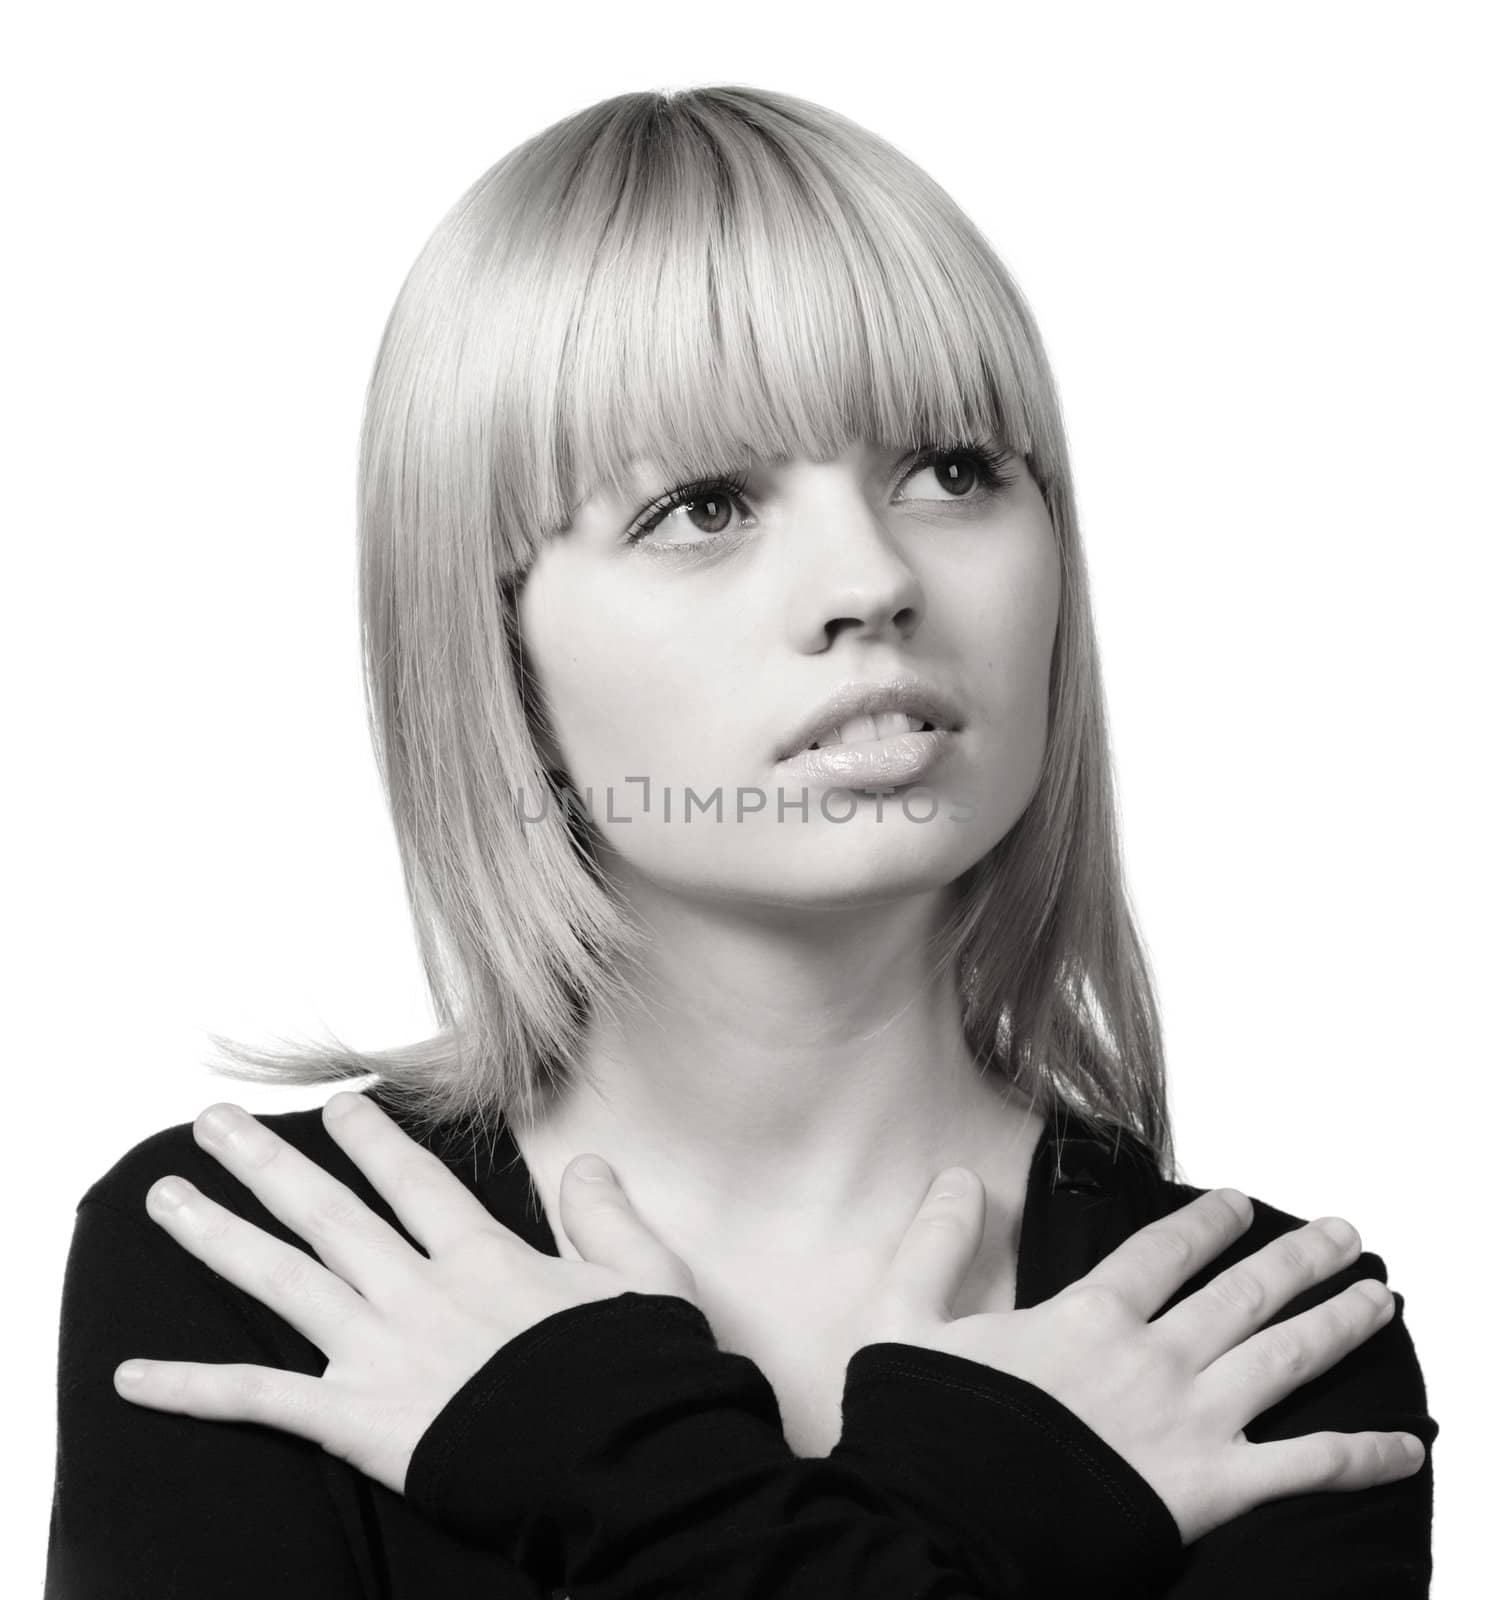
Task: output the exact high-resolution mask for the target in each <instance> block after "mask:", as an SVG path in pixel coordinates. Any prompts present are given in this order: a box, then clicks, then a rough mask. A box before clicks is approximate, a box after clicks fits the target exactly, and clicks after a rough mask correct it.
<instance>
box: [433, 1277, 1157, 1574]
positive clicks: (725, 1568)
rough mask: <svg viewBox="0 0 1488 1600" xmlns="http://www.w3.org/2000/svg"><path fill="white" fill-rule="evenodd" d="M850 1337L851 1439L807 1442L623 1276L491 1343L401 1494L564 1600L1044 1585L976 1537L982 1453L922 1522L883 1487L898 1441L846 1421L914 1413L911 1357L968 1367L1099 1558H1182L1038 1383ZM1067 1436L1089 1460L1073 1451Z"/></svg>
mask: <svg viewBox="0 0 1488 1600" xmlns="http://www.w3.org/2000/svg"><path fill="white" fill-rule="evenodd" d="M875 1350H877V1351H878V1352H885V1351H886V1352H888V1353H889V1354H888V1358H887V1359H886V1360H885V1359H883V1358H882V1357H881V1356H875ZM863 1354H864V1353H861V1352H860V1355H859V1357H855V1361H858V1362H859V1367H858V1370H857V1372H856V1374H855V1378H856V1381H855V1382H853V1383H852V1384H850V1385H849V1386H848V1388H847V1390H846V1391H845V1394H844V1420H845V1426H844V1434H845V1436H851V1437H853V1438H854V1439H855V1440H856V1441H857V1442H856V1444H855V1445H854V1446H853V1447H852V1448H850V1449H848V1450H845V1451H840V1452H834V1453H833V1455H832V1456H828V1457H822V1458H799V1457H797V1456H795V1455H794V1454H793V1453H792V1451H791V1449H790V1447H789V1445H788V1444H787V1442H786V1440H785V1436H784V1433H783V1431H782V1429H781V1424H780V1413H779V1408H778V1404H777V1402H776V1399H775V1394H774V1391H773V1389H772V1388H771V1387H770V1385H769V1382H768V1381H767V1380H766V1378H765V1376H764V1374H763V1373H762V1372H761V1371H760V1369H759V1368H758V1366H756V1365H755V1363H754V1362H752V1361H750V1360H749V1359H748V1358H746V1357H744V1356H741V1355H736V1354H732V1353H728V1352H724V1351H722V1350H720V1349H719V1348H718V1346H717V1344H716V1342H715V1340H714V1338H713V1334H712V1331H711V1329H710V1327H709V1324H708V1322H707V1319H706V1317H705V1316H704V1315H703V1313H702V1312H701V1311H700V1310H698V1309H697V1307H695V1306H693V1305H692V1304H691V1303H689V1302H688V1301H686V1300H683V1299H680V1298H677V1297H674V1296H670V1295H642V1294H634V1293H629V1294H622V1295H619V1296H616V1297H614V1298H611V1299H606V1300H600V1301H591V1302H588V1303H586V1304H584V1305H581V1306H575V1307H570V1308H568V1309H567V1310H564V1311H560V1312H557V1313H555V1314H554V1315H552V1316H550V1317H547V1318H545V1319H544V1320H543V1321H542V1322H540V1323H537V1324H535V1325H534V1326H533V1327H531V1328H529V1329H527V1330H525V1332H523V1333H522V1334H520V1335H518V1336H517V1338H515V1339H513V1340H511V1341H510V1342H509V1343H508V1344H506V1345H504V1346H503V1347H502V1349H501V1350H499V1351H498V1352H497V1353H496V1354H495V1355H494V1356H493V1357H492V1358H491V1360H490V1361H489V1362H487V1363H486V1365H485V1366H484V1367H483V1368H482V1369H481V1370H480V1371H479V1372H477V1373H476V1374H475V1375H474V1376H473V1377H472V1378H471V1379H470V1380H469V1381H468V1382H467V1383H466V1384H465V1385H464V1386H463V1387H462V1388H461V1390H460V1391H459V1392H458V1393H457V1394H456V1395H454V1396H453V1397H452V1399H451V1400H450V1402H449V1404H448V1405H447V1406H446V1407H445V1408H444V1410H443V1411H442V1412H441V1413H440V1414H439V1416H437V1417H436V1418H435V1420H434V1422H433V1423H432V1424H431V1425H430V1427H429V1429H428V1430H427V1431H426V1432H425V1434H424V1435H423V1437H422V1438H421V1439H420V1440H419V1443H418V1445H417V1447H416V1448H415V1450H414V1453H413V1456H412V1459H411V1460H410V1462H409V1469H408V1474H407V1478H406V1482H405V1485H404V1493H405V1495H406V1497H407V1499H408V1500H409V1502H410V1504H412V1505H413V1506H414V1507H415V1508H416V1509H418V1510H419V1511H421V1512H422V1513H423V1514H424V1515H426V1516H428V1517H430V1518H432V1519H433V1520H435V1521H437V1522H440V1523H441V1524H443V1525H444V1526H445V1527H447V1528H449V1529H451V1530H452V1531H454V1532H457V1533H459V1534H460V1535H461V1536H463V1537H464V1538H467V1539H469V1540H472V1541H474V1542H477V1543H484V1544H487V1545H490V1546H496V1547H499V1548H502V1549H504V1550H507V1551H508V1552H509V1553H511V1554H512V1555H513V1556H514V1557H515V1559H516V1560H517V1561H518V1563H519V1564H520V1565H521V1566H522V1567H523V1568H524V1569H525V1570H527V1571H528V1572H529V1573H531V1574H532V1575H533V1576H535V1577H538V1578H540V1579H541V1580H542V1581H543V1582H544V1583H545V1584H548V1585H552V1586H554V1587H555V1588H558V1589H562V1588H565V1587H567V1588H569V1589H571V1591H572V1594H573V1597H574V1600H631V1597H639V1596H642V1595H644V1596H647V1597H651V1596H655V1597H658V1600H662V1597H670V1596H676V1597H679V1600H680V1597H682V1596H688V1597H690V1600H746V1597H748V1600H757V1597H769V1600H797V1597H799V1600H806V1597H808V1596H809V1597H811V1600H820V1597H822V1596H826V1595H834V1596H835V1595H852V1596H854V1597H855V1600H879V1597H883V1600H889V1597H893V1600H978V1597H979V1600H1011V1597H1014V1596H1028V1595H1041V1594H1044V1593H1046V1592H1048V1591H1047V1590H1046V1588H1045V1587H1044V1584H1043V1579H1044V1576H1045V1575H1044V1574H1043V1573H1040V1572H1037V1571H1035V1570H1033V1563H1034V1561H1035V1560H1036V1559H1037V1557H1038V1556H1039V1554H1040V1551H1041V1548H1042V1547H1041V1546H1040V1545H1039V1544H1038V1542H1037V1541H1034V1542H1032V1543H1027V1542H1025V1543H1024V1544H1023V1545H1022V1546H1021V1547H1018V1548H1015V1545H1016V1544H1017V1541H1016V1540H1015V1539H1014V1538H1013V1537H1012V1536H1013V1533H1014V1531H1015V1530H1014V1529H1013V1528H1012V1527H1011V1525H1009V1527H1008V1529H1007V1532H1008V1534H1009V1538H1008V1541H1007V1546H1006V1547H1003V1546H1002V1545H1001V1544H999V1543H998V1542H997V1541H989V1540H988V1538H987V1535H986V1528H985V1523H984V1516H983V1514H982V1513H983V1511H984V1509H985V1496H986V1495H987V1494H988V1493H990V1492H992V1491H993V1490H994V1489H995V1487H996V1484H997V1481H998V1475H997V1473H996V1471H990V1470H989V1467H988V1462H989V1459H990V1458H989V1457H988V1456H987V1455H985V1454H982V1455H979V1454H977V1453H976V1452H972V1453H971V1454H970V1455H965V1456H963V1457H962V1458H960V1459H959V1460H958V1461H957V1462H956V1463H955V1464H954V1465H955V1469H956V1470H957V1471H959V1472H960V1473H962V1474H964V1475H965V1477H966V1478H967V1480H968V1484H969V1487H968V1489H967V1491H966V1492H965V1493H963V1494H961V1495H960V1496H958V1497H957V1499H956V1501H955V1502H954V1503H953V1504H952V1505H951V1506H949V1507H948V1508H947V1514H946V1516H945V1517H943V1518H940V1519H938V1520H937V1521H936V1523H935V1525H934V1526H929V1527H924V1528H922V1527H920V1526H919V1525H918V1524H917V1523H916V1521H915V1519H914V1518H913V1517H912V1516H910V1515H907V1514H905V1513H904V1512H903V1510H902V1509H901V1508H898V1507H896V1506H895V1505H893V1504H892V1503H891V1502H890V1500H889V1499H888V1498H887V1497H886V1495H885V1493H884V1492H883V1491H882V1490H881V1489H880V1488H878V1487H877V1486H876V1485H875V1483H874V1481H873V1479H872V1476H871V1474H872V1472H873V1471H874V1469H875V1466H876V1465H877V1464H879V1463H880V1462H881V1460H882V1457H883V1454H884V1452H885V1451H895V1450H898V1449H899V1448H901V1443H902V1441H901V1440H899V1439H897V1438H893V1437H889V1436H887V1435H885V1434H882V1433H879V1434H875V1432H874V1428H873V1427H872V1426H871V1425H865V1426H863V1427H862V1428H855V1427H854V1420H855V1419H854V1416H853V1415H851V1413H853V1412H854V1409H855V1407H856V1405H857V1403H858V1402H859V1401H861V1400H866V1399H867V1398H869V1397H870V1396H872V1397H873V1398H874V1399H875V1401H876V1402H877V1410H876V1413H875V1417H876V1420H877V1422H878V1423H880V1424H882V1423H885V1422H889V1423H892V1424H893V1425H896V1426H897V1422H898V1421H899V1420H901V1419H903V1418H906V1417H908V1416H910V1415H912V1413H913V1411H914V1409H915V1405H916V1402H917V1398H918V1396H919V1393H920V1389H921V1385H922V1384H923V1381H924V1377H923V1371H922V1370H921V1368H919V1367H918V1366H917V1365H916V1363H917V1361H918V1360H919V1358H921V1357H923V1358H925V1370H928V1371H929V1372H930V1373H931V1377H932V1382H939V1383H947V1382H958V1383H960V1384H962V1385H963V1386H964V1385H965V1384H967V1383H968V1382H969V1381H970V1380H971V1378H972V1377H973V1376H974V1375H976V1376H979V1380H980V1381H981V1383H982V1385H983V1388H984V1390H985V1391H986V1392H987V1393H988V1394H992V1395H1002V1396H1003V1397H1004V1399H1005V1400H1007V1401H1008V1402H1009V1403H1008V1404H1007V1405H1005V1406H1004V1407H1002V1408H1001V1409H1000V1410H999V1416H1000V1417H1001V1418H1002V1419H1003V1420H1005V1421H1006V1422H1008V1424H1009V1426H1008V1428H1007V1429H1006V1431H1005V1433H1004V1435H1003V1438H1004V1441H1005V1443H1004V1448H1003V1451H1002V1456H1001V1459H1002V1461H1003V1464H1004V1465H1006V1463H1007V1462H1008V1461H1009V1460H1012V1459H1014V1458H1015V1457H1017V1456H1018V1453H1019V1452H1020V1451H1034V1452H1037V1453H1038V1455H1039V1458H1040V1460H1042V1461H1043V1462H1045V1463H1047V1464H1049V1465H1050V1466H1051V1467H1052V1468H1054V1469H1055V1470H1058V1471H1060V1472H1062V1473H1063V1480H1062V1481H1063V1482H1064V1483H1065V1485H1066V1486H1067V1489H1068V1494H1069V1498H1068V1499H1067V1500H1066V1501H1065V1502H1064V1503H1063V1504H1062V1505H1061V1507H1060V1514H1061V1516H1064V1517H1069V1518H1073V1519H1076V1520H1077V1522H1078V1525H1079V1526H1081V1528H1082V1530H1084V1529H1086V1528H1087V1526H1089V1527H1090V1528H1091V1529H1092V1530H1093V1531H1092V1533H1091V1537H1090V1539H1089V1541H1088V1546H1089V1550H1088V1560H1089V1561H1090V1563H1091V1564H1092V1565H1091V1570H1096V1571H1101V1572H1103V1573H1106V1574H1108V1575H1109V1573H1110V1572H1111V1571H1112V1570H1113V1567H1114V1565H1115V1564H1123V1565H1125V1566H1126V1567H1128V1568H1130V1569H1131V1570H1132V1572H1133V1574H1134V1575H1135V1574H1137V1573H1138V1572H1141V1573H1143V1574H1146V1575H1147V1576H1149V1577H1154V1578H1155V1577H1156V1576H1157V1575H1158V1574H1159V1573H1160V1572H1161V1570H1162V1569H1163V1565H1164V1563H1165V1561H1166V1560H1167V1559H1168V1558H1170V1557H1171V1556H1173V1555H1175V1554H1176V1551H1177V1548H1178V1536H1177V1529H1176V1527H1175V1526H1174V1525H1173V1524H1172V1521H1171V1519H1170V1518H1169V1519H1168V1521H1167V1525H1166V1527H1165V1526H1164V1525H1163V1521H1162V1518H1163V1516H1165V1515H1166V1513H1165V1510H1164V1509H1163V1508H1162V1507H1161V1503H1160V1502H1157V1501H1156V1498H1155V1496H1152V1495H1151V1491H1146V1493H1147V1495H1148V1501H1146V1502H1144V1501H1143V1499H1142V1496H1141V1493H1140V1492H1138V1491H1139V1490H1146V1485H1145V1484H1144V1483H1142V1480H1141V1479H1140V1478H1138V1477H1137V1476H1136V1474H1135V1473H1134V1472H1132V1470H1131V1469H1130V1468H1129V1467H1126V1465H1125V1463H1124V1462H1122V1461H1121V1459H1120V1457H1119V1456H1116V1455H1115V1453H1114V1452H1112V1451H1110V1450H1108V1449H1107V1447H1106V1446H1105V1445H1104V1444H1102V1442H1101V1441H1100V1440H1099V1439H1097V1438H1096V1437H1095V1435H1093V1434H1089V1433H1088V1430H1083V1424H1080V1423H1079V1422H1078V1420H1077V1419H1076V1418H1074V1416H1073V1414H1071V1413H1068V1412H1064V1410H1063V1408H1062V1407H1060V1406H1058V1405H1057V1403H1056V1402H1054V1401H1052V1400H1051V1399H1049V1397H1047V1396H1044V1395H1042V1394H1041V1393H1040V1391H1038V1390H1031V1389H1030V1386H1028V1385H1019V1384H1018V1382H1017V1380H1010V1379H1007V1378H1005V1377H1004V1375H1002V1374H995V1373H991V1372H990V1370H989V1369H985V1368H982V1367H979V1366H978V1365H977V1364H976V1363H973V1362H969V1361H968V1362H962V1361H961V1360H960V1359H959V1358H957V1357H953V1356H944V1357H942V1356H939V1355H938V1354H937V1353H935V1352H929V1351H922V1350H919V1349H918V1347H915V1346H879V1347H870V1349H869V1351H868V1352H867V1353H866V1356H867V1360H866V1363H865V1362H864V1361H863V1360H862V1359H861V1358H862V1357H863ZM963 1369H964V1370H963ZM1024 1391H1028V1392H1027V1393H1025V1392H1024ZM947 1392H949V1390H947ZM886 1397H887V1400H886ZM1032 1397H1036V1400H1034V1401H1033V1404H1032V1406H1030V1401H1031V1399H1032ZM994 1403H995V1402H994ZM929 1445H930V1448H932V1449H933V1448H936V1445H935V1441H933V1440H932V1441H930V1442H929ZM1072 1449H1073V1450H1074V1451H1075V1452H1076V1453H1077V1455H1079V1456H1081V1457H1082V1459H1083V1463H1084V1464H1081V1465H1077V1466H1075V1467H1073V1468H1071V1466H1070V1464H1069V1459H1068V1457H1069V1452H1070V1451H1071V1450H1072ZM1123 1472H1124V1474H1125V1476H1124V1477H1123V1476H1122V1474H1123ZM979 1490H980V1492H979ZM1128 1513H1130V1514H1131V1515H1133V1516H1135V1517H1136V1518H1137V1519H1138V1524H1139V1525H1138V1526H1137V1527H1136V1528H1132V1527H1130V1526H1128V1525H1127V1523H1126V1521H1125V1517H1126V1515H1127V1514H1128ZM973 1542H975V1544H976V1550H975V1553H974V1555H973V1556H972V1557H971V1558H970V1560H969V1561H968V1560H966V1559H964V1558H963V1554H962V1551H963V1549H964V1548H965V1547H966V1546H968V1545H969V1544H971V1543H973Z"/></svg>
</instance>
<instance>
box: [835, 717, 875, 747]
mask: <svg viewBox="0 0 1488 1600" xmlns="http://www.w3.org/2000/svg"><path fill="white" fill-rule="evenodd" d="M836 733H837V735H838V737H839V738H840V739H841V740H842V742H843V744H857V743H859V741H861V740H863V739H876V738H877V737H878V729H877V728H876V727H875V726H874V725H873V718H872V717H849V718H848V719H847V721H846V722H844V723H843V724H842V726H841V727H840V728H838V729H836Z"/></svg>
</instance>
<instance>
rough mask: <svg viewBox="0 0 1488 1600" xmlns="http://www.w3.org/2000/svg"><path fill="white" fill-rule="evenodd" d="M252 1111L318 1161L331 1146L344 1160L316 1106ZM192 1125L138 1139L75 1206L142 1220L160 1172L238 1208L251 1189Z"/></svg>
mask: <svg viewBox="0 0 1488 1600" xmlns="http://www.w3.org/2000/svg"><path fill="white" fill-rule="evenodd" d="M223 1098H226V1097H225V1096H224V1097H223ZM249 1109H251V1108H249ZM253 1116H254V1118H255V1119H256V1120H257V1121H259V1122H261V1123H263V1124H264V1126H265V1127H267V1128H272V1129H273V1131H274V1132H275V1133H277V1134H278V1135H279V1137H280V1138H281V1139H284V1140H285V1141H286V1142H287V1143H289V1144H291V1145H293V1146H294V1147H295V1148H296V1149H297V1150H300V1151H302V1152H303V1153H304V1154H305V1155H307V1156H308V1157H309V1158H310V1159H311V1160H312V1161H315V1162H316V1163H317V1164H319V1165H321V1166H329V1165H331V1164H332V1161H333V1156H332V1152H335V1153H336V1154H338V1155H340V1156H341V1159H342V1161H343V1162H345V1160H346V1158H345V1155H344V1153H343V1152H341V1151H340V1147H339V1146H337V1145H336V1144H335V1143H334V1141H333V1140H332V1139H331V1137H330V1135H329V1134H328V1133H327V1132H326V1131H325V1124H324V1122H323V1121H322V1119H321V1114H320V1111H319V1110H318V1109H312V1110H308V1111H280V1112H268V1113H260V1112H257V1111H254V1112H253ZM194 1127H195V1122H194V1120H193V1121H192V1122H178V1123H175V1124H173V1125H172V1126H171V1127H168V1128H161V1129H160V1130H159V1131H158V1132H155V1133H151V1134H148V1135H147V1136H146V1137H144V1138H143V1139H140V1140H138V1141H137V1142H136V1143H135V1144H133V1145H131V1146H130V1147H129V1148H128V1149H127V1150H125V1151H124V1153H123V1154H122V1155H120V1156H119V1157H118V1159H117V1160H115V1161H114V1163H113V1164H112V1165H111V1166H110V1167H109V1168H108V1169H107V1171H105V1172H103V1173H102V1174H101V1175H100V1176H99V1177H97V1178H95V1179H94V1180H93V1182H92V1183H90V1184H89V1185H88V1187H87V1188H86V1189H85V1190H84V1191H83V1193H82V1195H81V1196H80V1198H79V1200H78V1205H79V1207H81V1206H84V1205H102V1206H107V1207H109V1208H110V1209H111V1210H114V1211H120V1212H123V1213H125V1214H126V1215H128V1216H132V1217H138V1218H139V1219H140V1220H142V1221H144V1220H147V1213H146V1210H145V1196H146V1195H147V1194H148V1193H149V1191H150V1189H151V1187H152V1186H153V1185H154V1184H156V1183H158V1182H159V1181H160V1179H161V1178H165V1177H177V1178H185V1179H186V1181H187V1182H188V1183H190V1184H192V1185H194V1186H195V1187H196V1188H198V1189H200V1190H201V1192H202V1193H203V1194H205V1195H208V1196H209V1197H210V1198H211V1199H213V1200H216V1201H218V1202H219V1203H221V1204H223V1205H231V1206H233V1208H234V1209H235V1210H239V1212H240V1214H241V1207H242V1205H243V1204H244V1203H245V1202H246V1201H252V1200H253V1199H254V1197H253V1195H252V1193H251V1191H250V1190H249V1189H248V1188H247V1187H246V1186H245V1185H244V1184H242V1183H240V1182H239V1181H238V1180H237V1179H236V1178H235V1177H233V1176H232V1174H231V1173H230V1172H228V1170H227V1168H226V1167H224V1166H223V1165H222V1163H221V1162H220V1161H218V1160H217V1159H216V1158H215V1157H214V1156H212V1155H211V1154H209V1153H208V1152H207V1151H206V1150H205V1149H203V1148H202V1146H201V1145H199V1144H198V1143H197V1141H196V1135H195V1132H194V1131H193V1130H194ZM347 1164H348V1165H349V1163H347ZM353 1170H355V1169H353ZM338 1175H340V1174H338ZM255 1220H256V1219H255Z"/></svg>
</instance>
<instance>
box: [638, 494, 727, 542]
mask: <svg viewBox="0 0 1488 1600" xmlns="http://www.w3.org/2000/svg"><path fill="white" fill-rule="evenodd" d="M738 505H739V502H738V499H737V497H736V496H735V494H734V492H733V491H732V490H731V489H711V490H709V491H707V492H706V493H704V494H699V495H695V496H694V497H693V498H692V499H690V500H684V501H683V502H682V503H681V504H680V505H677V506H673V507H672V508H671V509H670V510H664V511H661V512H659V513H657V514H656V515H655V518H654V520H653V521H651V522H650V523H649V524H648V525H647V529H646V531H647V532H649V534H650V537H651V540H652V541H653V542H654V543H655V542H659V543H662V544H690V543H693V542H694V541H693V540H692V539H691V538H690V537H689V535H691V534H698V535H701V537H702V538H704V539H716V538H718V537H720V536H721V535H723V534H726V533H730V532H732V531H733V525H734V522H735V516H734V513H735V511H736V510H737V509H738Z"/></svg>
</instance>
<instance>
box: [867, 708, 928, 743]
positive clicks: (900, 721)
mask: <svg viewBox="0 0 1488 1600" xmlns="http://www.w3.org/2000/svg"><path fill="white" fill-rule="evenodd" d="M873 725H874V727H876V728H877V729H878V737H879V738H880V739H890V738H892V737H893V736H894V735H895V734H896V733H917V732H918V731H919V726H920V725H919V723H917V722H912V721H910V719H909V718H908V717H907V716H905V714H904V713H903V712H902V711H882V712H879V713H878V714H877V715H876V716H875V717H874V719H873Z"/></svg>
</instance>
